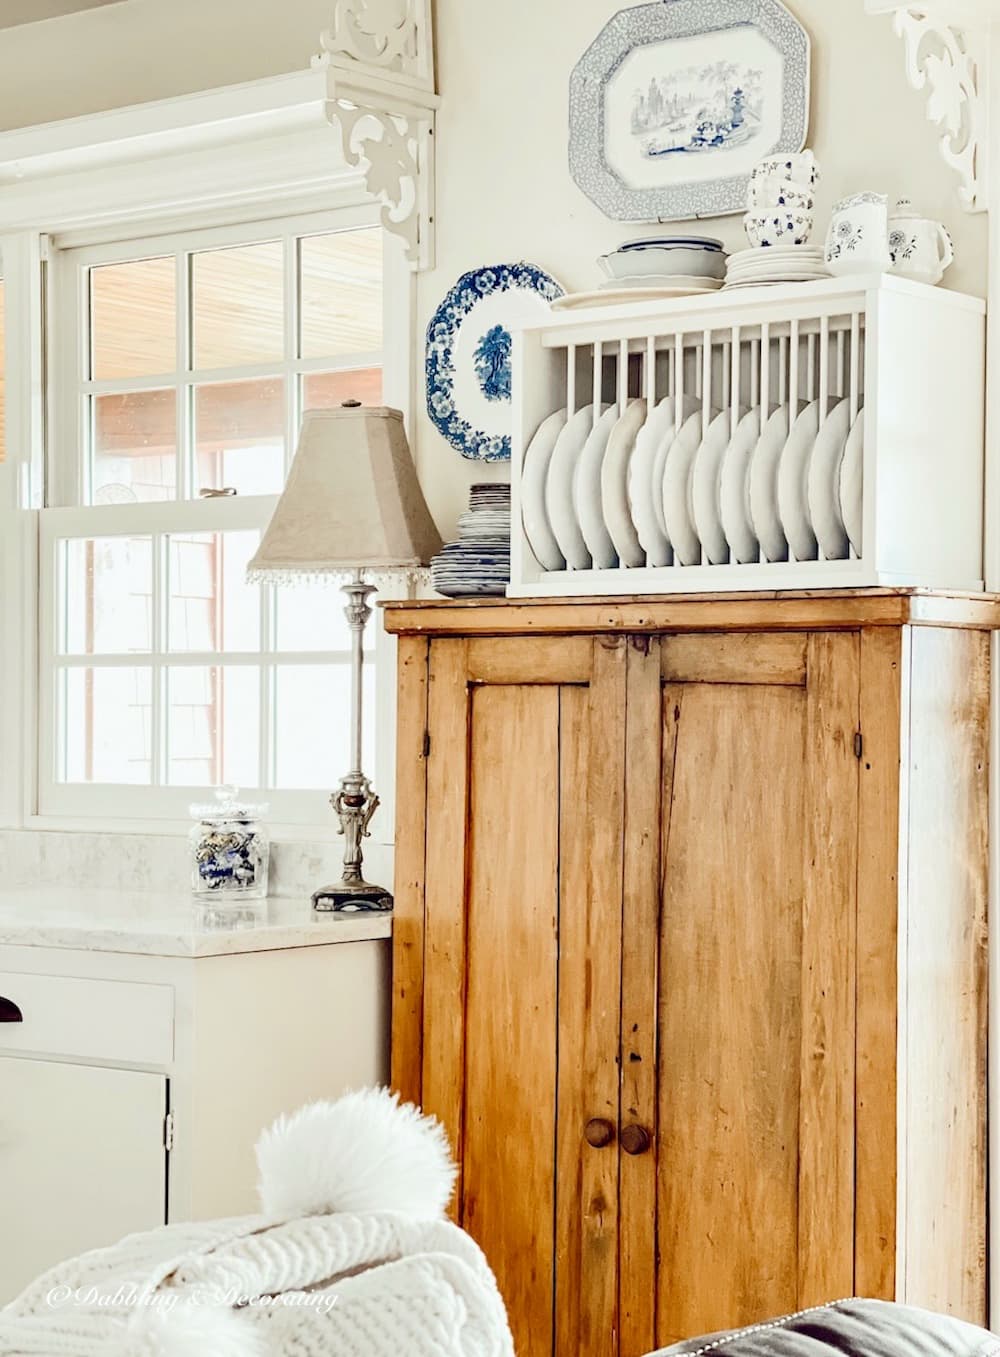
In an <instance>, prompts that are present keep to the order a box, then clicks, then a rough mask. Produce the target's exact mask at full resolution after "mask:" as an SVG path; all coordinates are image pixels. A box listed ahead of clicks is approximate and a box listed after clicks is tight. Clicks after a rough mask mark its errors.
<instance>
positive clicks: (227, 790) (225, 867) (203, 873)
mask: <svg viewBox="0 0 1000 1357" xmlns="http://www.w3.org/2000/svg"><path fill="white" fill-rule="evenodd" d="M267 809H268V808H267V806H255V805H251V804H250V803H249V802H246V801H241V800H240V795H239V788H238V787H219V788H218V789H217V791H216V793H215V800H214V802H212V803H210V804H207V805H194V806H192V807H191V814H192V815H193V816H194V818H195V820H196V821H197V823H196V824H195V825H194V826H193V827H192V829H191V833H190V843H191V890H192V893H193V894H194V896H195V898H196V899H198V900H214V901H215V902H216V903H217V904H223V903H225V902H227V901H229V900H231V901H233V903H238V902H239V901H240V900H263V899H264V897H265V896H266V895H267V873H268V864H269V861H270V856H271V846H270V841H269V839H268V834H267V830H266V829H265V828H264V826H263V824H262V823H261V818H262V817H263V816H264V815H266V814H267Z"/></svg>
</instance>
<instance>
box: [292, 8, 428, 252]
mask: <svg viewBox="0 0 1000 1357" xmlns="http://www.w3.org/2000/svg"><path fill="white" fill-rule="evenodd" d="M320 41H321V43H322V47H323V51H322V54H321V55H320V56H319V57H317V58H315V60H314V64H315V65H317V66H320V67H323V68H325V70H326V78H327V99H326V112H327V117H328V118H329V120H330V122H331V123H333V124H334V125H335V126H339V128H340V130H341V136H342V139H343V147H344V157H345V159H346V160H347V162H348V164H349V165H357V166H360V167H361V168H362V169H363V172H364V175H365V180H366V183H367V185H368V189H369V191H370V192H371V194H372V196H373V197H375V198H377V199H378V200H379V201H380V202H381V203H382V224H383V225H384V227H385V228H386V230H388V231H392V232H393V233H394V234H396V235H398V236H401V237H402V239H403V241H404V243H405V245H406V257H407V259H408V260H409V261H410V266H411V267H412V268H413V269H414V270H419V269H427V268H431V267H432V266H433V263H434V116H435V110H436V109H437V107H438V103H439V102H440V101H439V99H438V96H437V93H436V92H435V88H434V37H433V31H432V25H431V0H334V14H333V22H332V24H331V26H330V28H329V29H328V30H327V32H325V33H324V34H323V35H322V38H321V40H320Z"/></svg>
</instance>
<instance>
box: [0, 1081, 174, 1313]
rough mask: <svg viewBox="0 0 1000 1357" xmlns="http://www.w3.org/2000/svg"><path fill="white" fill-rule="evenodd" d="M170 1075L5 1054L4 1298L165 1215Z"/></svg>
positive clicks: (0, 1155) (0, 1088) (0, 1143)
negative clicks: (78, 1256)
mask: <svg viewBox="0 0 1000 1357" xmlns="http://www.w3.org/2000/svg"><path fill="white" fill-rule="evenodd" d="M166 1112H167V1081H166V1079H164V1077H163V1076H162V1075H160V1074H149V1073H145V1072H143V1071H139V1070H109V1069H99V1068H95V1067H93V1066H90V1065H65V1064H60V1063H58V1062H56V1061H47V1060H37V1059H19V1058H16V1057H10V1056H0V1278H2V1282H0V1304H2V1303H3V1302H4V1301H7V1300H10V1298H11V1297H12V1296H14V1295H16V1294H17V1293H18V1292H19V1291H20V1290H22V1288H23V1287H25V1286H27V1284H28V1283H29V1282H30V1281H32V1280H33V1279H34V1278H35V1277H37V1276H38V1275H39V1273H41V1272H43V1271H45V1269H46V1268H49V1267H51V1266H52V1265H53V1264H55V1263H58V1262H59V1261H60V1260H61V1259H64V1258H69V1257H72V1255H74V1254H77V1253H83V1252H85V1251H86V1250H87V1249H96V1248H100V1247H102V1246H103V1245H105V1244H112V1243H114V1242H115V1240H117V1239H120V1238H121V1237H122V1236H123V1235H126V1234H131V1233H132V1232H134V1231H136V1230H151V1229H153V1228H155V1227H156V1226H157V1225H162V1224H163V1222H164V1220H165V1219H166V1205H167V1157H166V1150H165V1147H164V1119H165V1116H166Z"/></svg>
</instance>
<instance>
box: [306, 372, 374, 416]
mask: <svg viewBox="0 0 1000 1357" xmlns="http://www.w3.org/2000/svg"><path fill="white" fill-rule="evenodd" d="M347 400H356V401H360V402H361V404H362V405H381V404H382V369H381V368H356V369H353V370H350V371H347V372H311V373H309V375H308V376H306V377H303V378H302V408H303V410H328V409H330V407H331V406H334V405H343V403H344V401H347Z"/></svg>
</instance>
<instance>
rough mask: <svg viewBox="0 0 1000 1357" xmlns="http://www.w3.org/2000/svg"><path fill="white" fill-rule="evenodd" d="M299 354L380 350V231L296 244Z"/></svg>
mask: <svg viewBox="0 0 1000 1357" xmlns="http://www.w3.org/2000/svg"><path fill="white" fill-rule="evenodd" d="M299 276H300V280H301V281H300V284H299V286H300V288H301V317H302V319H301V349H300V352H301V356H302V357H303V358H327V357H329V358H333V357H336V356H338V355H340V354H346V353H353V354H362V353H371V354H375V353H379V352H380V351H381V349H382V232H381V230H380V229H379V228H378V227H369V228H367V229H366V230H363V231H337V232H336V233H335V234H333V235H328V236H307V237H306V238H305V239H304V240H301V241H300V242H299Z"/></svg>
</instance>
